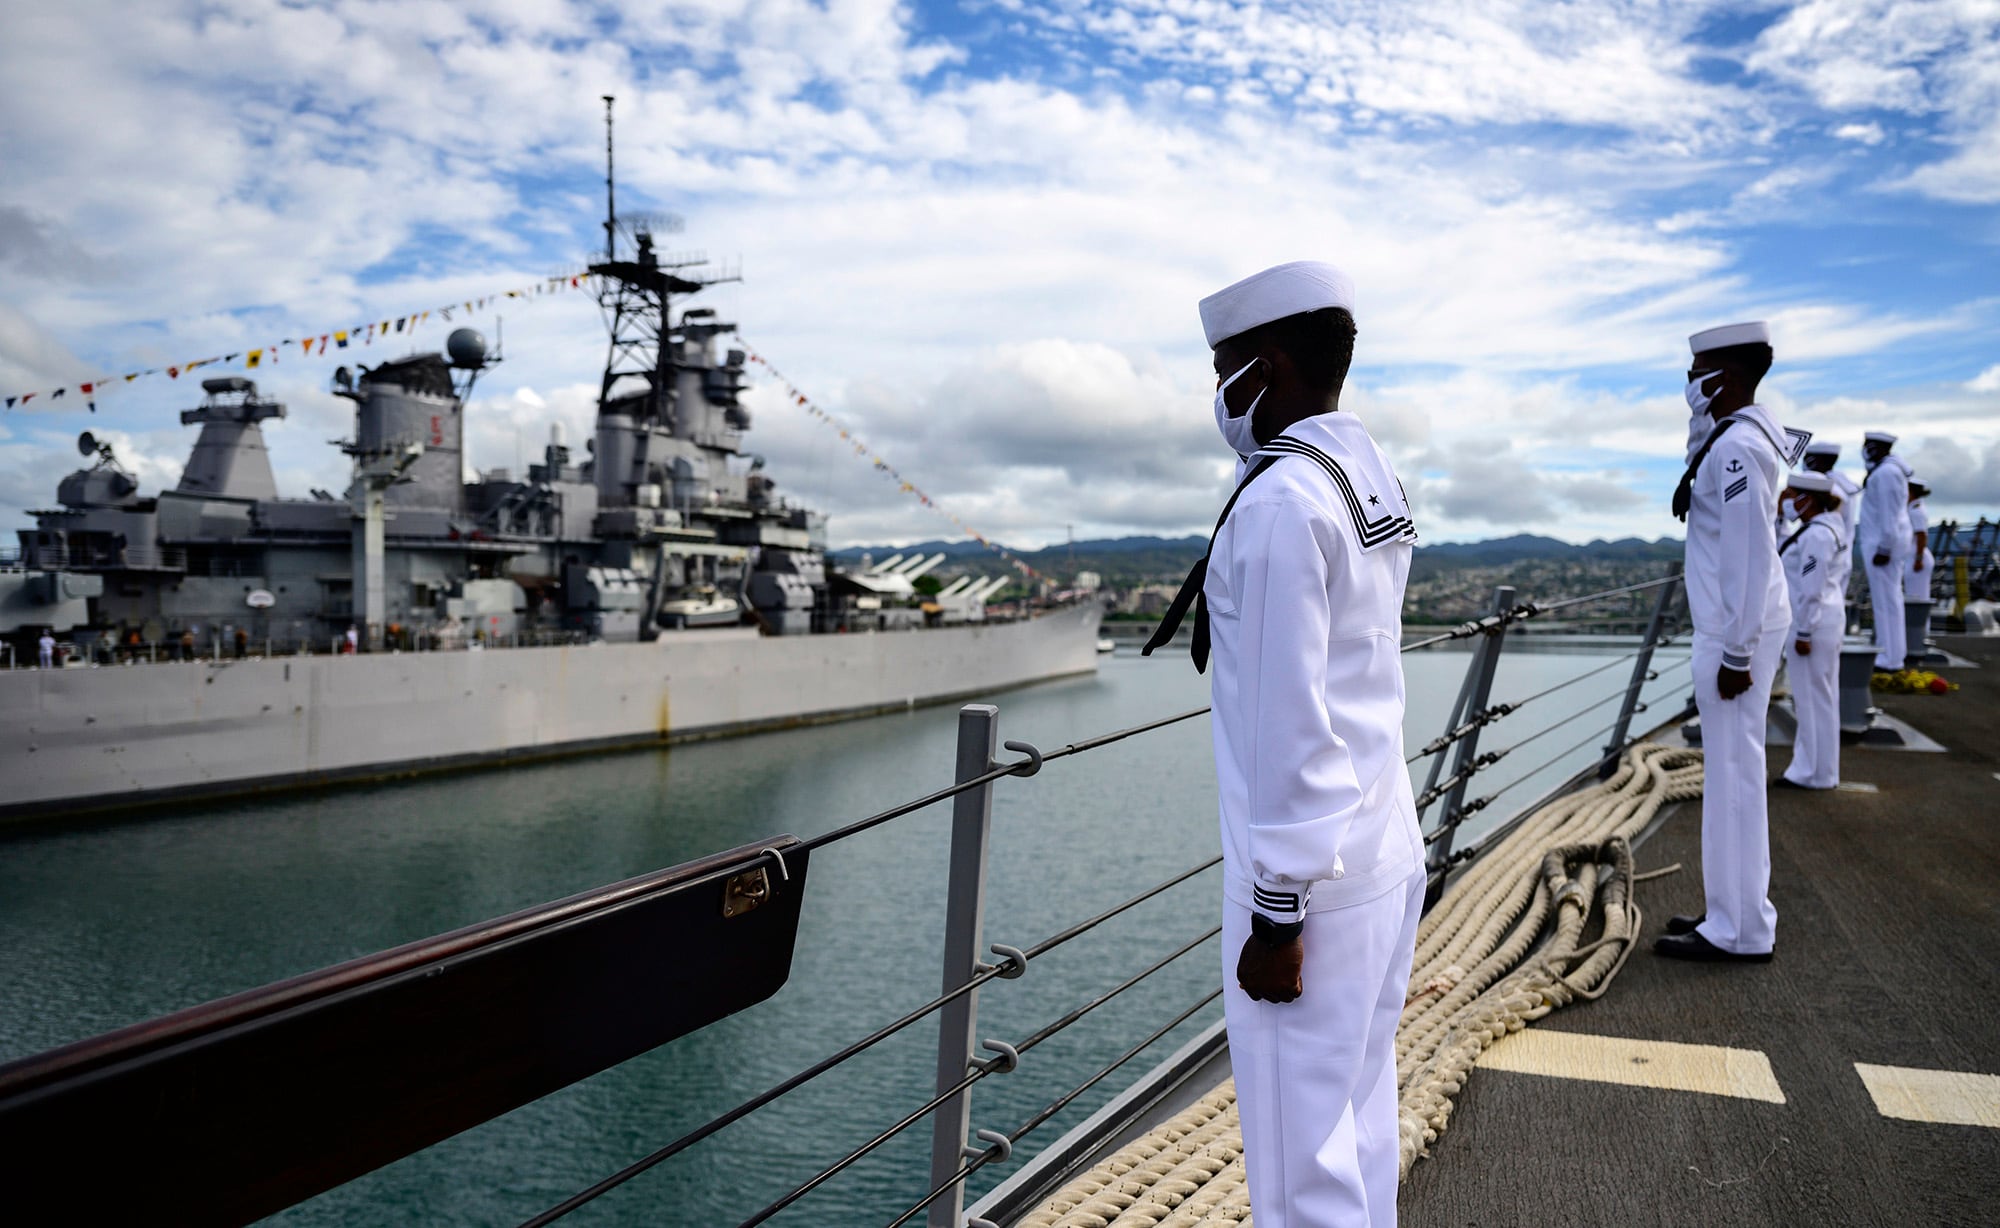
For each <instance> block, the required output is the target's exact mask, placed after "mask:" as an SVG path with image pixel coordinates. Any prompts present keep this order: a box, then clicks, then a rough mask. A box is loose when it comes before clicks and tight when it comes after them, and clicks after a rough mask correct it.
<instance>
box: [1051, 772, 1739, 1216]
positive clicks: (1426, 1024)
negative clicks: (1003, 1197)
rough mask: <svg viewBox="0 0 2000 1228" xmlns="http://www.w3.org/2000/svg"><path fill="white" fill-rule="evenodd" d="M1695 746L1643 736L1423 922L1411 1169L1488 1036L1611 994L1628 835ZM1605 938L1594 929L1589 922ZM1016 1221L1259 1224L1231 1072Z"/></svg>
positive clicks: (1413, 1040) (1407, 1099)
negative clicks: (1614, 766)
mask: <svg viewBox="0 0 2000 1228" xmlns="http://www.w3.org/2000/svg"><path fill="white" fill-rule="evenodd" d="M1701 779H1702V767H1701V752H1700V751H1698V750H1688V749H1685V748H1682V747H1667V746H1657V745H1651V744H1642V745H1640V746H1636V747H1634V748H1633V749H1632V750H1631V751H1630V752H1629V753H1627V755H1626V756H1625V758H1624V759H1623V760H1622V761H1621V762H1620V764H1619V766H1618V771H1617V772H1616V774H1614V775H1613V776H1612V777H1611V779H1609V780H1607V781H1605V782H1603V783H1602V784H1599V785H1595V786H1593V787H1591V788H1588V789H1583V790H1580V791H1578V792H1576V793H1572V794H1569V795H1568V796H1565V797H1561V798H1558V799H1556V800H1555V801H1553V802H1551V803H1549V804H1548V805H1546V806H1544V807H1542V809H1540V810H1539V811H1537V812H1535V814H1534V815H1532V816H1530V817H1529V818H1528V819H1527V820H1526V821H1525V822H1523V823H1522V824H1521V826H1520V827H1518V828H1517V829H1515V831H1514V832H1513V833H1512V834H1510V835H1509V836H1508V837H1507V838H1506V839H1505V840H1503V841H1501V842H1500V844H1498V845H1497V846H1496V847H1494V849H1493V850H1492V851H1491V852H1489V853H1487V854H1485V855H1483V856H1481V857H1479V858H1478V859H1477V860H1475V861H1474V862H1473V863H1472V867H1471V868H1470V869H1469V870H1467V871H1466V872H1465V874H1464V875H1463V876H1462V877H1461V878H1459V879H1458V881H1457V882H1456V883H1454V884H1453V886H1452V889H1451V890H1450V891H1448V892H1446V893H1445V897H1444V899H1443V900H1441V901H1440V902H1439V903H1438V905H1437V907H1435V908H1433V909H1432V910H1431V912H1430V914H1429V915H1428V916H1426V917H1425V918H1424V920H1423V924H1422V925H1421V926H1420V927H1419V928H1418V930H1417V952H1416V959H1415V964H1414V967H1413V969H1412V973H1411V976H1410V998H1409V1003H1408V1005H1406V1006H1405V1007H1404V1008H1403V1018H1402V1021H1401V1024H1400V1025H1399V1027H1398V1029H1397V1032H1396V1084H1397V1088H1398V1089H1399V1091H1400V1111H1401V1121H1400V1123H1399V1128H1400V1132H1401V1141H1402V1174H1403V1176H1404V1177H1406V1178H1407V1177H1408V1176H1409V1172H1410V1166H1411V1165H1412V1164H1414V1163H1415V1162H1416V1160H1417V1158H1418V1157H1419V1156H1422V1155H1426V1154H1428V1152H1427V1151H1426V1150H1425V1148H1426V1147H1428V1145H1429V1144H1431V1143H1432V1142H1435V1141H1436V1140H1437V1138H1438V1136H1439V1135H1441V1134H1442V1133H1444V1129H1445V1125H1446V1122H1447V1121H1448V1120H1449V1119H1450V1116H1451V1108H1452V1102H1453V1100H1454V1099H1455V1098H1456V1097H1457V1095H1458V1093H1459V1091H1460V1090H1462V1089H1463V1088H1464V1086H1465V1081H1466V1079H1467V1078H1468V1077H1469V1076H1470V1074H1471V1072H1472V1067H1473V1065H1474V1064H1475V1063H1477V1062H1478V1061H1479V1057H1480V1055H1481V1054H1483V1053H1485V1051H1486V1049H1487V1047H1488V1046H1490V1045H1491V1044H1492V1043H1493V1042H1494V1041H1496V1040H1498V1039H1500V1038H1501V1037H1503V1036H1505V1035H1507V1034H1508V1033H1509V1032H1517V1031H1519V1030H1520V1029H1521V1028H1523V1027H1525V1026H1527V1025H1528V1024H1529V1023H1531V1022H1533V1021H1534V1020H1537V1019H1540V1018H1541V1017H1542V1016H1544V1015H1546V1014H1548V1013H1549V1012H1550V1011H1552V1010H1555V1009H1557V1008H1558V1007H1562V1006H1566V1005H1568V1004H1569V1003H1571V1002H1573V1001H1576V1000H1577V999H1578V998H1594V997H1596V996H1598V995H1599V994H1601V993H1603V992H1604V990H1605V988H1606V987H1608V986H1609V984H1610V983H1611V978H1612V977H1614V976H1616V975H1617V974H1618V969H1619V968H1621V967H1623V966H1624V962H1625V957H1626V956H1627V955H1628V954H1630V952H1631V949H1632V947H1633V945H1634V943H1635V942H1636V941H1637V939H1638V937H1639V921H1640V918H1639V907H1638V904H1637V902H1636V901H1635V900H1634V898H1633V887H1634V885H1635V882H1636V880H1637V879H1638V878H1639V877H1642V876H1638V875H1635V874H1634V872H1633V865H1632V851H1631V840H1632V838H1633V837H1634V836H1636V835H1638V834H1639V833H1640V832H1641V831H1643V830H1645V827H1646V825H1647V824H1648V823H1650V822H1652V820H1653V818H1654V816H1655V815H1657V814H1658V813H1659V810H1660V807H1661V806H1664V805H1666V804H1667V803H1668V802H1675V801H1684V800H1687V799H1689V798H1695V797H1699V796H1701ZM1593 928H1594V929H1595V930H1596V932H1597V937H1595V938H1594V939H1593V940H1591V941H1588V942H1585V941H1584V940H1583V936H1584V935H1585V934H1586V933H1589V932H1591V931H1592V930H1593ZM1020 1222H1021V1225H1022V1228H1204V1226H1208V1225H1237V1226H1239V1228H1250V1223H1251V1221H1250V1195H1249V1189H1248V1186H1247V1185H1246V1184H1245V1178H1244V1172H1243V1134H1242V1131H1241V1129H1240V1128H1239V1127H1238V1124H1237V1117H1236V1085H1235V1083H1234V1081H1229V1082H1225V1083H1223V1084H1222V1085H1221V1086H1219V1087H1217V1088H1216V1089H1215V1090H1213V1091H1211V1092H1209V1093H1208V1094H1207V1095H1206V1096H1203V1097H1202V1098H1201V1099H1200V1100H1198V1101H1196V1102H1195V1103H1194V1104H1193V1105H1191V1106H1189V1107H1188V1108H1187V1109H1186V1110H1184V1111H1183V1112H1181V1113H1179V1114H1176V1115H1175V1116H1174V1117H1173V1118H1171V1119H1170V1120H1168V1121H1167V1122H1166V1123H1164V1124H1163V1125H1161V1126H1159V1127H1158V1128H1157V1129H1155V1130H1153V1131H1152V1132H1151V1133H1149V1134H1146V1135H1145V1136H1143V1137H1141V1138H1138V1139H1135V1140H1134V1141H1133V1142H1132V1143H1131V1144H1129V1145H1128V1146H1126V1147H1124V1148H1122V1149H1121V1150H1119V1151H1118V1152H1117V1153H1115V1154H1114V1155H1112V1156H1111V1157H1110V1158H1109V1159H1107V1160H1105V1161H1104V1162H1103V1163H1101V1164H1098V1165H1097V1166H1096V1167H1094V1168H1092V1169H1091V1170H1090V1171H1089V1172H1087V1173H1085V1174H1083V1175H1082V1176H1080V1177H1078V1178H1076V1179H1075V1180H1073V1181H1071V1182H1070V1183H1069V1184H1068V1185H1067V1186H1065V1187H1064V1188H1063V1190H1062V1191H1061V1192H1060V1193H1058V1194H1056V1195H1055V1196H1054V1197H1052V1198H1050V1199H1048V1200H1047V1201H1045V1202H1044V1203H1042V1204H1041V1205H1040V1206H1039V1207H1037V1208H1036V1209H1035V1211H1034V1212H1032V1213H1031V1214H1029V1215H1028V1216H1026V1217H1025V1218H1023V1219H1022V1220H1021V1221H1020Z"/></svg>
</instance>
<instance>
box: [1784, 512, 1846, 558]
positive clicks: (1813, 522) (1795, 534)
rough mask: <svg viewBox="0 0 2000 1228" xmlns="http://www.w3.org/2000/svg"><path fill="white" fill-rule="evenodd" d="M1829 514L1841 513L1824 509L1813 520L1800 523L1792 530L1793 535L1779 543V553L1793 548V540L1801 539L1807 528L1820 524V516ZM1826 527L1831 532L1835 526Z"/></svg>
mask: <svg viewBox="0 0 2000 1228" xmlns="http://www.w3.org/2000/svg"><path fill="white" fill-rule="evenodd" d="M1829 514H1832V515H1838V514H1839V513H1837V512H1836V513H1828V512H1824V511H1822V512H1821V513H1820V514H1819V516H1814V517H1813V518H1812V519H1811V520H1808V521H1806V522H1805V523H1804V524H1801V525H1800V526H1799V527H1798V528H1797V529H1795V530H1793V531H1792V535H1791V536H1790V537H1787V538H1786V539H1785V540H1784V541H1783V542H1781V543H1779V545H1778V553H1779V554H1783V553H1784V552H1785V551H1787V550H1790V549H1791V548H1792V543H1793V542H1795V541H1797V540H1799V539H1800V538H1801V537H1804V536H1805V535H1806V530H1807V529H1810V528H1812V527H1813V526H1814V525H1816V524H1818V523H1819V518H1820V516H1825V515H1829ZM1826 527H1827V530H1828V531H1829V532H1831V531H1832V529H1833V526H1832V525H1828V526H1826Z"/></svg>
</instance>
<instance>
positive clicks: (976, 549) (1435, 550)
mask: <svg viewBox="0 0 2000 1228" xmlns="http://www.w3.org/2000/svg"><path fill="white" fill-rule="evenodd" d="M1207 545H1208V538H1206V537H1203V536H1196V535H1194V534H1189V535H1188V536H1186V537H1155V536H1146V535H1140V536H1134V537H1114V538H1098V539H1093V540H1089V541H1080V542H1077V543H1076V544H1075V545H1070V544H1069V543H1067V542H1065V543H1063V544H1061V545H1056V546H1047V547H1044V548H1042V549H1040V550H1015V551H1014V552H1013V553H1014V554H1015V555H1016V557H1018V558H1020V559H1022V560H1023V561H1025V562H1026V563H1027V564H1028V565H1029V566H1030V567H1033V568H1034V569H1035V570H1036V571H1039V572H1042V573H1044V574H1046V575H1049V576H1052V577H1055V578H1057V579H1058V580H1067V579H1068V578H1069V577H1071V576H1073V575H1074V574H1075V573H1077V572H1080V571H1092V572H1096V573H1097V574H1098V575H1099V576H1100V577H1102V578H1103V581H1104V583H1105V584H1107V585H1110V586H1111V587H1112V588H1115V589H1130V588H1133V587H1136V586H1138V585H1143V584H1163V583H1164V584H1178V583H1179V582H1180V580H1181V578H1182V577H1183V576H1185V575H1187V571H1188V568H1190V567H1192V566H1193V565H1194V562H1195V560H1196V559H1198V558H1200V557H1201V552H1202V550H1203V549H1204V548H1205V547H1206V546H1207ZM899 554H900V555H902V556H903V557H905V558H911V557H915V558H925V557H928V556H930V555H933V554H942V555H944V556H945V561H944V563H943V565H942V566H940V567H939V568H938V573H937V574H940V575H944V576H950V575H957V574H961V573H963V574H968V575H995V576H997V575H1001V574H1004V573H1006V572H1007V571H1009V570H1010V568H1009V567H1008V565H1007V563H1006V562H1005V561H1004V560H1002V559H1000V558H999V557H998V556H996V555H995V554H993V553H992V551H990V550H988V549H987V548H986V547H984V546H982V545H980V544H979V543H978V542H976V541H971V540H964V541H955V542H952V541H942V540H937V539H933V540H931V541H923V542H917V543H915V544H913V545H908V546H851V547H848V548H847V549H844V550H836V551H834V552H833V557H834V559H835V561H837V562H839V563H842V564H845V565H848V566H853V565H855V564H857V563H859V562H860V560H861V558H862V556H863V555H866V556H868V557H869V558H870V559H872V560H873V561H875V562H877V563H880V562H882V561H883V560H885V559H888V558H890V557H891V556H894V555H899ZM1680 557H1681V543H1680V542H1678V541H1675V540H1673V539H1671V538H1661V539H1660V540H1658V541H1652V542H1648V541H1642V540H1640V539H1639V538H1636V537H1627V538H1621V539H1619V540H1617V541H1603V540H1598V541H1593V542H1588V543H1585V544H1583V545H1572V544H1570V543H1569V542H1564V541H1558V540H1556V539H1555V538H1553V537H1541V536H1537V535H1535V534H1531V533H1517V534H1514V535H1513V536H1511V537H1499V538H1494V539H1492V540H1489V541H1478V542H1440V543H1439V544H1437V545H1435V546H1419V547H1417V552H1416V557H1415V558H1414V559H1412V560H1411V563H1410V580H1411V582H1412V583H1416V582H1418V581H1430V580H1433V579H1444V578H1448V577H1451V576H1454V575H1456V574H1458V573H1461V572H1475V571H1481V570H1485V569H1494V568H1503V569H1504V568H1537V569H1545V568H1557V569H1569V570H1574V569H1575V568H1584V569H1586V570H1589V571H1593V572H1606V571H1607V569H1608V571H1609V572H1610V573H1617V574H1622V573H1623V572H1625V571H1627V570H1628V569H1632V568H1642V567H1646V565H1649V564H1654V563H1664V562H1665V561H1667V560H1669V559H1678V558H1680ZM1647 570H1648V571H1649V572H1650V568H1647ZM1621 582H1622V581H1621Z"/></svg>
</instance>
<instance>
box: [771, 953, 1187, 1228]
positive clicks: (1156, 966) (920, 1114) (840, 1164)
mask: <svg viewBox="0 0 2000 1228" xmlns="http://www.w3.org/2000/svg"><path fill="white" fill-rule="evenodd" d="M1221 932H1222V927H1221V926H1219V925H1218V926H1216V927H1215V928H1213V929H1210V930H1209V931H1207V932H1206V933H1203V934H1200V935H1198V936H1196V937H1195V938H1194V939H1192V940H1190V941H1188V942H1186V943H1184V944H1182V945H1181V946H1180V947H1177V948H1176V949H1174V950H1173V951H1172V952H1170V953H1169V954H1167V955H1165V956H1163V957H1161V958H1160V959H1158V960H1155V961H1154V962H1153V963H1151V964H1149V965H1147V966H1146V967H1145V968H1143V969H1141V970H1140V971H1138V972H1137V973H1134V974H1133V975H1132V976H1130V977H1127V978H1126V979H1125V980H1124V981H1121V982H1120V983H1119V984H1118V985H1116V986H1114V987H1113V988H1111V989H1108V990H1106V991H1104V992H1103V993H1101V994H1099V995H1098V996H1097V997H1095V998H1093V999H1091V1000H1090V1001H1088V1002H1086V1003H1084V1004H1083V1005H1082V1006H1079V1007H1077V1008H1076V1009H1074V1010H1072V1011H1070V1012H1069V1013H1068V1014H1066V1015H1063V1016H1062V1017H1061V1018H1059V1019H1057V1020H1055V1021H1054V1022H1052V1023H1050V1024H1048V1025H1046V1026H1045V1027H1043V1028H1041V1029H1040V1030H1038V1031H1036V1032H1034V1033H1032V1034H1031V1035H1029V1036H1028V1037H1027V1038H1026V1039H1024V1040H1021V1041H1019V1042H1017V1043H1016V1044H1014V1045H1013V1046H1011V1047H1010V1049H1008V1050H1005V1051H1002V1056H1003V1057H1004V1058H1005V1059H1006V1061H1007V1064H1006V1065H1005V1066H1003V1067H996V1066H994V1065H990V1064H984V1065H979V1066H977V1068H976V1069H974V1070H973V1071H972V1072H971V1073H970V1074H968V1075H966V1077H965V1078H963V1079H961V1080H959V1082H958V1083H957V1084H956V1085H954V1086H953V1087H951V1088H950V1089H948V1090H946V1091H943V1092H940V1093H938V1094H937V1095H936V1096H935V1097H933V1098H932V1099H931V1100H930V1101H929V1102H928V1103H926V1104H924V1105H923V1107H921V1108H919V1109H916V1110H915V1111H913V1112H911V1113H910V1114H908V1115H907V1116H905V1117H904V1118H903V1119H902V1120H901V1121H899V1122H897V1123H896V1124H895V1125H893V1126H891V1127H889V1128H888V1129H887V1130H884V1131H882V1132H881V1133H880V1134H877V1135H876V1136H875V1137H874V1138H872V1139H870V1140H869V1141H868V1142H866V1143H864V1144H862V1145H861V1146H860V1147H858V1148H856V1149H855V1150H853V1151H850V1152H848V1153H847V1154H846V1155H845V1156H843V1157H841V1158H840V1159H839V1160H837V1161H835V1162H834V1163H833V1164H832V1165H831V1166H829V1167H827V1168H825V1169H822V1170H821V1171H820V1172H819V1173H818V1174H817V1175H815V1176H814V1177H812V1178H811V1179H810V1180H808V1181H807V1182H805V1184H803V1185H800V1186H797V1187H796V1188H794V1189H793V1190H792V1191H791V1192H790V1193H787V1194H786V1195H784V1196H783V1197H782V1198H779V1199H778V1200H777V1201H775V1202H773V1203H771V1204H770V1205H768V1206H766V1207H765V1208H764V1209H763V1210H761V1211H759V1212H757V1213H756V1214H755V1215H753V1216H751V1217H750V1218H749V1219H746V1220H744V1221H743V1222H742V1223H741V1224H740V1225H738V1228H755V1226H756V1225H758V1224H761V1223H763V1222H764V1221H765V1220H768V1219H770V1218H771V1217H772V1216H774V1215H776V1214H778V1212H780V1211H783V1210H784V1209H785V1208H786V1207H788V1206H790V1205H792V1204H793V1203H794V1202H797V1201H798V1200H799V1199H801V1198H803V1197H805V1196H806V1195H807V1194H809V1193H811V1192H812V1191H813V1190H815V1189H817V1188H819V1186H821V1185H822V1184H824V1183H825V1182H827V1181H829V1180H831V1179H832V1178H834V1177H835V1176H838V1175H839V1174H840V1173H842V1172H844V1171H846V1169H847V1168H848V1167H850V1166H851V1165H853V1164H854V1163H855V1162H856V1161H858V1160H860V1159H861V1158H862V1157H864V1156H866V1155H868V1154H870V1153H871V1152H873V1151H875V1149H877V1148H878V1147H881V1146H882V1145H883V1144H884V1143H887V1142H888V1141H889V1140H891V1139H893V1138H895V1137H896V1136H897V1135H898V1134H901V1133H902V1132H903V1131H904V1130H907V1129H908V1128H909V1127H910V1126H912V1125H914V1124H916V1123H917V1122H918V1121H920V1120H922V1119H923V1118H924V1117H925V1116H927V1115H929V1114H930V1113H931V1112H933V1111H934V1110H936V1109H937V1108H938V1107H939V1106H940V1105H942V1104H944V1103H945V1102H946V1101H948V1100H950V1099H951V1098H952V1097H953V1096H956V1095H958V1094H959V1093H960V1092H962V1091H964V1090H966V1089H967V1088H969V1087H971V1086H972V1085H973V1084H974V1083H976V1082H978V1081H979V1080H980V1079H982V1078H984V1077H986V1076H987V1075H988V1074H991V1073H993V1072H994V1071H995V1070H996V1069H998V1070H1002V1071H1011V1070H1013V1069H1014V1064H1016V1063H1018V1062H1019V1061H1020V1055H1021V1054H1024V1053H1026V1052H1028V1051H1029V1050H1030V1049H1033V1048H1034V1047H1035V1046H1037V1045H1039V1044H1041V1043H1042V1042H1043V1041H1045V1040H1047V1039H1048V1038H1049V1037H1051V1036H1054V1035H1055V1034H1057V1033H1058V1032H1061V1031H1063V1030H1064V1029H1065V1028H1068V1027H1069V1026H1071V1025H1072V1024H1074V1023H1076V1022H1077V1021H1078V1020H1080V1019H1082V1018H1083V1017H1084V1016H1085V1015H1088V1014H1089V1013H1090V1012H1092V1011H1094V1010H1096V1009H1097V1008H1098V1007H1100V1006H1102V1005H1104V1004H1105V1003H1106V1002H1109V1001H1111V999H1113V998H1115V997H1117V996H1118V995H1120V994H1122V993H1124V992H1125V991H1126V990H1128V989H1130V988H1132V987H1133V986H1134V985H1137V984H1139V983H1140V982H1141V981H1144V980H1145V979H1146V978H1147V977H1150V976H1152V975H1153V974H1154V973H1155V972H1158V971H1160V970H1161V969H1162V968H1165V967H1166V966H1167V965H1168V964H1171V963H1173V962H1174V961H1175V960H1177V959H1179V958H1181V957H1182V956H1183V955H1186V954H1187V953H1188V952H1190V951H1192V950H1194V949H1195V948H1197V947H1199V946H1201V945H1202V944H1203V943H1205V942H1207V941H1208V940H1209V939H1211V938H1213V937H1215V936H1216V935H1217V934H1220V933H1221ZM1217 992H1220V991H1217ZM946 1188H949V1187H946Z"/></svg>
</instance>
